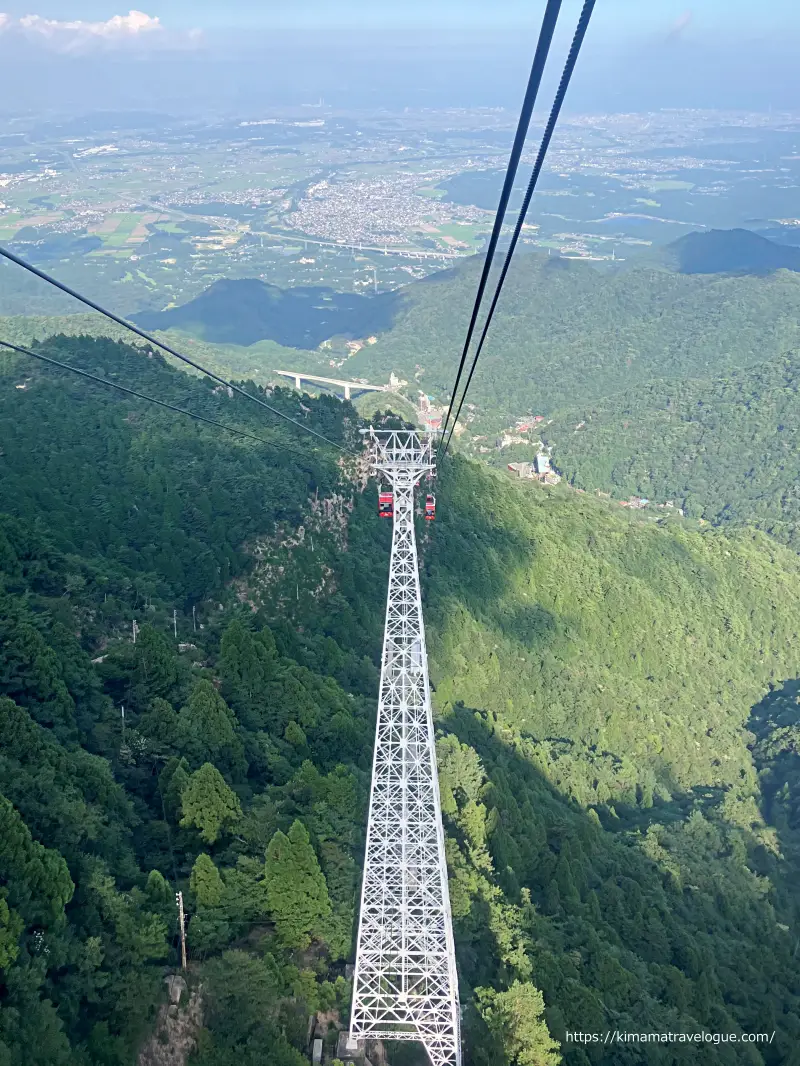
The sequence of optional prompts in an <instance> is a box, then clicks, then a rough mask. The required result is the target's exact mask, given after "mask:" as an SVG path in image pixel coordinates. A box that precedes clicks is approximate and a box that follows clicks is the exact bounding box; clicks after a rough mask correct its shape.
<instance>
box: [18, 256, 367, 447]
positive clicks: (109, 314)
mask: <svg viewBox="0 0 800 1066" xmlns="http://www.w3.org/2000/svg"><path fill="white" fill-rule="evenodd" d="M0 255H1V256H3V258H4V259H8V261H9V262H11V263H16V265H17V266H21V267H22V268H23V269H24V270H27V271H29V272H30V273H31V274H35V275H36V277H37V278H41V279H42V280H43V281H46V282H48V284H50V285H54V286H55V287H56V288H57V289H61V291H62V292H65V293H66V294H67V296H72V297H73V299H75V300H79V301H80V302H81V303H82V304H85V305H86V306H87V307H91V309H92V310H93V311H98V312H99V313H100V314H101V315H104V316H105V317H106V318H108V319H110V320H111V321H112V322H116V323H117V325H119V326H124V327H125V329H129V330H130V331H131V333H135V334H136V335H137V336H138V337H141V338H142V339H143V340H146V341H147V342H148V343H149V344H154V345H155V346H156V347H157V348H161V349H162V351H165V352H167V353H169V355H173V356H174V357H175V358H176V359H180V360H181V362H183V363H186V364H187V365H188V366H191V367H194V369H195V370H199V371H200V373H201V374H205V375H206V377H209V378H211V379H212V381H216V382H218V383H219V384H220V385H224V386H225V388H226V389H233V391H234V392H238V393H239V394H240V395H241V396H246V397H247V399H248V400H252V401H253V402H254V403H257V404H259V406H261V407H264V408H266V410H267V411H270V412H271V413H272V414H273V415H277V417H278V418H282V419H283V420H284V422H291V423H292V425H293V426H297V427H298V429H302V430H303V431H304V432H305V433H310V434H312V436H314V437H318V438H319V440H322V441H325V443H326V444H330V445H331V446H332V447H334V448H338V450H339V451H340V452H348V451H349V449H347V448H343V447H342V446H341V444H337V443H336V441H333V440H329V439H328V437H325V436H323V434H322V433H318V432H317V431H316V430H315V429H312V428H311V427H310V426H304V425H303V423H302V422H298V421H297V419H296V418H292V417H291V415H286V414H284V413H283V411H279V410H278V409H277V408H276V407H271V406H270V404H268V403H265V402H264V401H263V400H262V399H260V398H259V397H258V396H254V395H253V394H252V393H251V392H248V391H247V390H246V389H243V388H241V386H239V385H234V383H233V382H232V381H226V380H225V378H222V377H220V376H219V374H215V373H214V371H213V370H207V369H206V368H205V367H204V366H201V365H200V364H199V363H196V362H195V361H194V360H193V359H190V358H189V356H188V355H182V354H181V353H180V352H178V351H176V350H175V349H174V348H171V347H170V346H169V345H168V344H164V342H163V341H159V340H156V338H155V337H153V336H152V335H151V334H150V333H147V332H145V330H143V329H139V327H138V326H135V325H134V324H133V323H132V322H128V321H126V320H125V319H124V318H120V316H119V315H115V314H114V312H113V311H108V310H106V308H105V307H102V306H101V305H100V304H97V303H95V302H94V301H93V300H90V299H89V298H88V296H82V295H81V294H80V293H79V292H76V291H75V289H71V288H70V287H69V285H65V284H64V283H63V282H62V281H58V280H57V279H56V278H54V277H51V276H50V274H47V273H45V271H44V270H39V268H38V267H35V266H33V265H32V264H31V263H27V262H26V261H25V260H24V259H20V258H19V256H17V255H14V253H13V252H9V251H8V249H7V248H2V247H0ZM351 454H352V453H351Z"/></svg>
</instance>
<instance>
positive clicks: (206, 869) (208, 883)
mask: <svg viewBox="0 0 800 1066" xmlns="http://www.w3.org/2000/svg"><path fill="white" fill-rule="evenodd" d="M189 888H190V889H191V890H192V895H193V896H194V898H195V900H196V901H197V903H198V905H199V906H200V907H218V906H219V904H220V901H221V900H222V893H223V891H224V890H225V885H224V884H223V881H222V878H221V877H220V874H219V870H218V869H217V868H216V866H215V865H214V860H213V859H212V858H211V856H210V855H207V854H206V853H205V852H201V853H200V854H199V855H198V856H197V858H196V859H195V862H194V866H193V867H192V873H191V876H190V877H189Z"/></svg>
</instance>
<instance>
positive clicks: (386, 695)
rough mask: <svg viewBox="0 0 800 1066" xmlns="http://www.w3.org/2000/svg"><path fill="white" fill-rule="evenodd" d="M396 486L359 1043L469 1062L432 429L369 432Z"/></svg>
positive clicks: (374, 457)
mask: <svg viewBox="0 0 800 1066" xmlns="http://www.w3.org/2000/svg"><path fill="white" fill-rule="evenodd" d="M362 432H363V433H364V434H365V437H366V443H367V445H368V447H369V449H370V461H371V465H372V468H373V470H374V472H375V473H376V474H378V476H379V477H381V476H382V477H383V478H385V479H386V480H388V482H389V483H390V485H391V486H392V490H393V493H394V530H393V536H392V555H391V562H390V565H389V595H388V599H387V604H386V627H385V630H384V638H383V658H382V661H381V683H380V695H379V700H378V723H377V731H376V736H375V753H374V758H373V764H372V787H371V790H370V802H369V822H368V825H367V846H366V854H365V857H364V880H363V883H362V887H361V913H360V917H359V927H358V947H357V950H356V966H355V974H354V979H353V1007H352V1013H351V1017H350V1046H351V1047H354V1046H355V1043H356V1041H358V1040H364V1039H373V1040H380V1039H386V1040H419V1041H422V1043H423V1044H424V1045H425V1048H426V1050H427V1052H428V1056H429V1057H430V1060H431V1064H432V1066H461V1043H460V1035H459V1029H460V1011H459V1003H458V982H457V977H456V957H455V947H454V944H453V925H452V920H451V917H450V897H449V892H448V886H447V863H446V860H445V851H444V831H443V829H442V810H441V804H440V802H439V782H438V778H437V775H436V751H435V748H434V734H433V718H432V714H431V697H430V686H429V682H428V658H427V653H426V650H425V628H424V625H423V621H422V604H421V601H420V587H419V570H418V564H417V543H416V538H415V536H414V488H415V486H416V485H417V484H418V482H419V481H420V479H421V478H422V477H423V476H424V475H426V474H427V475H432V474H433V472H434V469H435V466H434V455H433V436H432V434H430V433H419V432H417V431H416V430H375V429H373V428H370V429H369V430H363V431H362Z"/></svg>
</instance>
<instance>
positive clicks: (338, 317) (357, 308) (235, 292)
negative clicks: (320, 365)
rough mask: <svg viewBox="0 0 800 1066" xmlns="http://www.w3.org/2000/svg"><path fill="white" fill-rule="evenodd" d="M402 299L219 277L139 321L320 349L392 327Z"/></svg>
mask: <svg viewBox="0 0 800 1066" xmlns="http://www.w3.org/2000/svg"><path fill="white" fill-rule="evenodd" d="M399 303H400V297H399V295H398V294H397V293H394V292H389V293H381V294H379V295H377V296H359V295H357V294H354V293H342V292H336V291H335V290H333V289H324V288H313V289H312V288H302V287H297V288H293V289H280V288H278V287H277V286H275V285H268V284H267V283H266V282H263V281H259V280H257V279H255V278H250V279H245V280H241V281H217V282H215V283H214V284H213V285H212V286H211V287H210V288H209V289H206V291H205V292H204V293H202V294H201V295H200V296H198V297H197V299H195V300H191V301H190V302H189V303H187V304H184V305H183V306H181V307H175V308H173V309H171V310H169V311H148V312H142V313H141V314H139V315H135V316H134V320H135V321H136V323H137V324H138V325H139V326H141V327H142V328H143V329H147V330H154V329H159V330H167V329H181V330H185V331H187V332H189V333H196V334H199V335H200V336H201V337H202V338H203V339H204V340H207V341H211V342H213V343H215V344H239V345H245V346H246V345H250V344H255V343H256V342H257V341H261V340H272V341H276V342H277V343H278V344H281V345H284V346H285V347H288V348H307V349H314V348H317V347H319V345H320V344H321V343H322V342H323V341H325V340H328V339H329V338H330V337H336V336H346V337H364V336H367V335H368V334H372V333H378V332H383V331H385V330H388V329H389V328H390V327H391V325H392V322H393V320H394V315H395V313H396V311H397V309H398V306H399Z"/></svg>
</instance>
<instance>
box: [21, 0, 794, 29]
mask: <svg viewBox="0 0 800 1066" xmlns="http://www.w3.org/2000/svg"><path fill="white" fill-rule="evenodd" d="M131 6H134V7H137V8H139V9H140V10H142V11H144V12H146V13H147V14H148V15H153V16H158V17H159V18H160V19H161V21H162V23H164V24H165V25H166V26H173V27H176V28H178V27H182V28H190V27H200V28H206V29H215V28H233V27H241V28H253V27H259V28H269V27H272V26H295V27H300V26H307V27H313V26H323V25H326V26H330V25H337V24H338V25H341V24H355V25H360V26H363V25H365V24H368V25H373V26H381V25H383V26H389V25H392V26H396V25H406V26H420V27H423V26H426V25H438V26H444V25H452V26H468V25H472V26H486V25H501V24H506V25H520V24H527V23H532V22H533V21H535V19H536V18H537V17H538V14H539V11H540V9H541V8H542V7H543V2H542V0H540V2H539V3H536V2H531V0H496V2H493V3H487V2H486V0H394V2H391V3H387V2H386V0H290V2H289V3H286V2H285V0H281V2H280V3H279V2H276V0H225V2H224V3H223V2H221V0H137V2H135V3H133V0H125V2H124V3H114V2H113V0H112V2H109V0H26V2H24V3H23V2H21V0H5V3H2V0H0V10H5V11H6V12H8V13H9V14H11V15H13V16H21V15H26V14H37V15H41V16H43V17H46V18H53V19H69V20H76V19H91V20H105V19H108V18H111V17H112V16H114V15H117V14H125V13H127V10H128V8H129V7H131ZM574 6H576V4H575V3H574V2H571V0H566V2H565V8H567V9H569V8H570V7H574ZM687 10H689V11H691V14H692V23H693V26H694V27H696V28H697V29H698V30H699V31H701V32H702V31H716V30H720V29H724V30H726V32H733V33H734V34H736V33H745V32H752V31H753V30H757V31H758V30H767V31H773V32H774V31H776V30H777V31H783V32H786V31H788V30H791V29H800V4H798V3H797V0H769V2H768V3H765V2H762V3H757V4H756V3H753V2H752V0H695V2H691V0H689V2H687V0H599V2H598V5H597V12H596V18H597V21H598V24H601V25H602V26H603V28H608V29H612V28H613V29H614V30H615V31H616V32H618V33H620V34H621V35H623V36H625V35H628V34H639V33H643V32H644V33H650V32H658V31H659V30H666V29H668V27H669V26H671V25H672V24H674V23H675V21H676V20H677V19H678V18H679V17H680V16H681V15H682V14H683V13H684V12H686V11H687Z"/></svg>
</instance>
